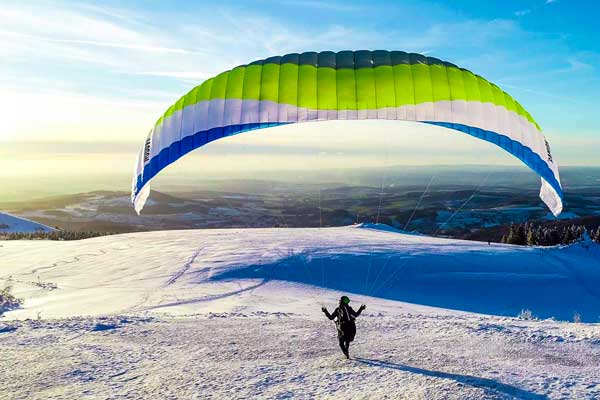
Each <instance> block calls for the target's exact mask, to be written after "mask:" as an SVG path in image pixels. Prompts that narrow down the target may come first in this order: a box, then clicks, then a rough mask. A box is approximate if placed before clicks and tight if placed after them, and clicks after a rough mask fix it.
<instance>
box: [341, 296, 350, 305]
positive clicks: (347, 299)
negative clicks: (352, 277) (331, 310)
mask: <svg viewBox="0 0 600 400" xmlns="http://www.w3.org/2000/svg"><path fill="white" fill-rule="evenodd" d="M340 303H342V304H346V305H348V304H350V298H349V297H348V296H342V297H341V298H340Z"/></svg>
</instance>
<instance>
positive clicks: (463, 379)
mask: <svg viewBox="0 0 600 400" xmlns="http://www.w3.org/2000/svg"><path fill="white" fill-rule="evenodd" d="M354 360H356V361H358V362H360V363H363V364H365V365H368V366H370V367H381V368H390V369H395V370H398V371H405V372H410V373H413V374H419V375H424V376H431V377H435V378H442V379H451V380H453V381H456V382H459V383H462V384H464V385H468V386H472V387H476V388H481V389H484V390H492V391H495V392H500V393H502V394H504V395H508V396H512V397H516V398H519V399H531V400H534V399H536V400H537V399H539V400H542V399H547V398H548V397H547V396H544V395H540V394H537V393H533V392H528V391H526V390H523V389H520V388H518V387H516V386H511V385H507V384H505V383H501V382H498V381H496V380H493V379H488V378H479V377H477V376H472V375H460V374H452V373H448V372H442V371H433V370H428V369H423V368H417V367H411V366H408V365H403V364H395V363H391V362H388V361H380V360H369V359H366V358H355V359H354Z"/></svg>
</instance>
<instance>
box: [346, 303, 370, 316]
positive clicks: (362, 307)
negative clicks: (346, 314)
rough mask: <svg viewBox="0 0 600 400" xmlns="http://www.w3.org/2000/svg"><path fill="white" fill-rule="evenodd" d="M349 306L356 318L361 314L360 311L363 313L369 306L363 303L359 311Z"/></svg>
mask: <svg viewBox="0 0 600 400" xmlns="http://www.w3.org/2000/svg"><path fill="white" fill-rule="evenodd" d="M349 308H350V313H351V314H352V316H353V317H354V318H356V317H358V316H359V315H360V313H362V312H363V310H364V309H365V308H367V306H365V305H364V304H363V305H362V306H360V308H359V309H358V311H354V310H353V309H352V307H349Z"/></svg>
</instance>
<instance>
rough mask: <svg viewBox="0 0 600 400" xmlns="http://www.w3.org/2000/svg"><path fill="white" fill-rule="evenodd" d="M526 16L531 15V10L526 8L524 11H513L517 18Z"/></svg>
mask: <svg viewBox="0 0 600 400" xmlns="http://www.w3.org/2000/svg"><path fill="white" fill-rule="evenodd" d="M527 14H531V9H529V8H528V9H525V10H519V11H515V15H516V16H517V17H522V16H524V15H527Z"/></svg>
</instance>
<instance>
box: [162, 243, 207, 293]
mask: <svg viewBox="0 0 600 400" xmlns="http://www.w3.org/2000/svg"><path fill="white" fill-rule="evenodd" d="M202 250H204V246H202V247H200V248H199V249H198V250H196V251H195V252H194V254H192V256H191V257H190V259H189V260H188V261H187V262H186V263H185V264H183V266H182V267H181V268H180V269H179V270H178V271H177V272H175V274H173V275H172V276H171V278H169V280H168V281H167V282H166V283H165V284H164V285H163V287H166V286H170V285H172V284H174V283H175V282H177V280H178V279H179V278H181V277H182V276H183V275H184V274H185V273H186V272H187V271H188V270H189V269H190V267H191V266H192V264H193V263H194V262H195V261H196V258H198V256H199V255H200V253H202Z"/></svg>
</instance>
